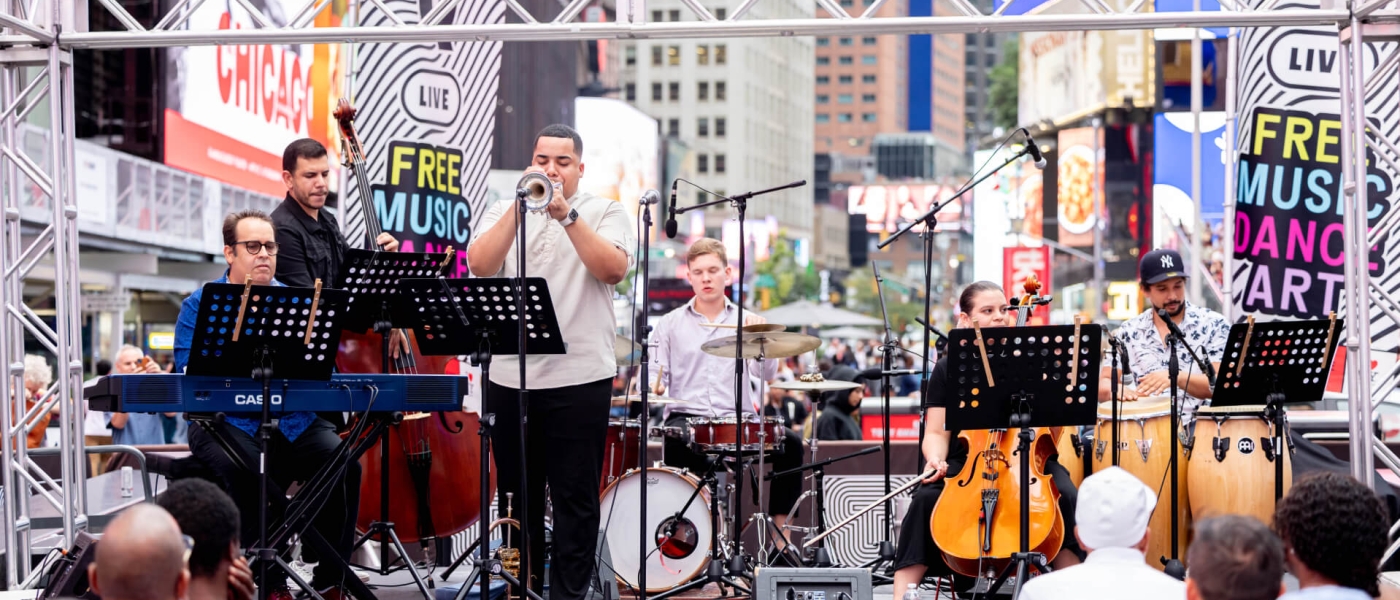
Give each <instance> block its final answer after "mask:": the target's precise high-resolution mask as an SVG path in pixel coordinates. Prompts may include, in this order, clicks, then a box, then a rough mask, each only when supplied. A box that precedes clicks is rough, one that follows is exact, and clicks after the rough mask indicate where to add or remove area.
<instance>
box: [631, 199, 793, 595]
mask: <svg viewBox="0 0 1400 600" xmlns="http://www.w3.org/2000/svg"><path fill="white" fill-rule="evenodd" d="M804 185H807V181H806V180H799V181H794V182H792V183H785V184H783V185H780V186H777V187H771V188H768V189H764V190H758V191H756V192H744V193H742V194H738V195H735V196H730V197H728V198H720V199H718V200H712V201H710V202H702V203H700V204H693V205H691V206H687V207H684V208H681V207H676V206H674V205H673V206H672V207H671V212H672V214H673V215H683V214H685V213H688V212H690V211H692V210H697V209H701V208H705V207H708V206H715V205H718V204H723V203H730V204H732V205H733V206H734V208H735V210H737V211H738V212H739V280H738V285H737V286H736V289H737V290H738V291H739V301H738V302H735V303H734V305H735V306H736V307H737V310H738V320H737V321H736V323H737V326H738V328H737V329H736V330H735V331H734V439H735V440H736V441H735V444H734V454H733V461H734V468H736V469H742V468H743V467H742V465H743V456H742V454H741V452H740V450H741V449H742V447H743V445H744V444H743V443H742V440H743V439H744V437H743V432H742V430H743V416H744V407H743V404H744V386H746V385H748V378H747V377H746V376H745V375H744V351H743V350H744V260H745V258H746V256H745V252H744V250H745V248H747V247H748V243H747V239H746V238H745V237H744V213H745V212H747V211H748V207H749V200H750V199H752V198H753V197H754V196H762V195H764V194H771V193H773V192H777V191H781V190H786V189H790V188H795V187H801V186H804ZM759 358H760V359H762V357H761V356H760V357H759ZM644 460H645V459H644ZM642 487H646V486H645V485H644V486H642ZM743 495H744V478H743V476H742V474H740V473H736V474H735V477H734V495H733V496H732V497H733V498H742V497H743ZM759 508H760V509H761V508H762V507H759ZM740 512H741V511H739V510H734V511H733V513H734V514H733V515H732V516H733V520H734V522H733V527H734V529H733V530H732V531H734V532H735V537H734V540H733V541H732V542H731V543H733V544H734V545H735V552H734V554H733V558H731V559H730V561H729V572H730V574H732V575H735V576H747V573H748V565H747V563H746V562H745V560H744V554H743V553H742V552H739V551H738V550H739V549H740V548H742V542H741V541H740V540H739V537H738V532H740V531H743V528H742V527H741V525H742V523H741V521H740V518H739V517H740ZM765 534H766V531H765V532H763V533H760V535H765ZM643 556H646V555H645V554H643ZM760 558H761V557H760ZM643 568H645V567H643ZM744 592H745V593H748V590H744Z"/></svg>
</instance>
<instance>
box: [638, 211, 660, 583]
mask: <svg viewBox="0 0 1400 600" xmlns="http://www.w3.org/2000/svg"><path fill="white" fill-rule="evenodd" d="M660 201H661V198H660V195H659V194H649V193H646V194H642V197H641V198H640V199H639V200H638V201H637V205H638V206H637V208H638V210H640V211H641V217H642V256H641V257H640V260H641V263H642V268H641V269H640V270H638V271H637V274H638V275H639V276H640V281H641V283H642V285H645V284H646V283H647V282H650V281H651V226H652V222H651V205H653V204H658V203H660ZM639 287H641V286H638V285H633V286H632V293H633V294H636V293H638V291H639V290H638V288H639ZM650 316H651V302H648V301H647V300H646V296H642V318H641V322H640V323H637V325H636V326H634V327H633V328H632V338H633V341H634V343H636V344H637V345H638V346H641V357H640V358H639V359H638V362H639V363H641V378H642V381H641V385H639V386H637V387H638V388H640V389H638V393H639V395H640V396H641V400H642V411H641V413H639V414H638V415H637V421H638V424H639V425H640V427H641V429H640V430H639V433H640V435H638V436H637V439H638V445H639V446H640V448H639V449H638V454H637V456H640V457H642V458H641V460H642V464H641V468H642V469H643V481H644V482H645V479H646V477H645V475H646V472H645V469H646V468H647V459H646V456H647V436H646V433H645V432H646V430H647V419H649V418H650V415H651V411H650V410H649V407H648V406H647V399H648V398H649V397H650V396H651V389H650V388H651V378H650V377H649V373H648V372H647V364H648V363H649V362H650V360H651V359H650V356H649V355H648V346H649V344H648V341H649V340H648V337H649V336H650V335H651V325H649V324H648V322H649V321H650ZM647 487H648V486H647V485H639V486H637V488H638V490H637V495H638V498H639V499H640V500H641V505H640V507H641V516H640V522H641V526H640V527H638V528H637V532H638V534H639V535H640V540H639V543H640V553H639V554H638V555H637V556H643V557H645V556H647V542H648V541H649V540H648V537H649V536H648V535H647V531H646V523H647ZM646 597H647V566H646V561H642V567H641V568H640V569H637V598H638V599H640V600H646Z"/></svg>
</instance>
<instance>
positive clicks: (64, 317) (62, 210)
mask: <svg viewBox="0 0 1400 600" xmlns="http://www.w3.org/2000/svg"><path fill="white" fill-rule="evenodd" d="M62 4H63V0H53V2H52V3H51V6H52V7H53V8H52V10H53V11H54V12H53V14H54V15H55V16H57V15H60V14H62V13H61V10H62ZM63 53H64V50H63V48H60V47H59V46H57V45H55V46H50V47H49V73H50V75H52V77H50V79H49V167H50V170H49V175H50V177H51V178H52V180H53V192H54V193H53V195H52V196H50V197H49V202H50V204H49V207H50V208H51V209H52V211H53V216H52V219H53V224H54V236H55V239H54V254H53V258H54V276H53V282H54V302H55V303H56V308H57V310H55V311H54V312H55V315H56V318H57V321H58V334H59V335H58V340H57V341H58V343H57V344H55V346H56V350H57V352H56V354H57V355H58V356H57V359H58V360H57V362H56V364H55V365H54V366H55V367H56V368H55V369H54V370H55V372H56V375H57V377H56V379H57V381H56V382H55V383H57V385H56V389H55V391H56V392H57V393H58V398H59V409H58V420H59V440H60V442H61V443H63V444H67V443H69V441H71V440H72V437H71V436H72V435H73V434H72V432H71V431H69V429H70V427H69V424H68V418H67V417H68V416H69V413H70V409H69V405H70V404H71V403H72V398H71V390H70V389H69V388H70V387H71V386H70V385H69V384H68V380H69V375H68V373H69V371H68V361H69V355H70V353H71V352H70V351H71V349H72V348H71V347H70V346H69V345H68V342H69V337H68V335H66V334H69V333H70V332H69V331H68V330H69V327H68V321H69V320H70V318H71V315H69V314H66V312H67V311H66V310H65V309H66V308H67V306H65V303H66V301H67V300H68V295H69V294H68V289H67V288H68V279H69V275H70V274H69V271H70V270H75V269H77V258H78V257H77V256H72V257H70V256H69V252H68V241H69V240H68V235H69V233H68V225H67V220H68V219H69V218H70V217H69V215H68V209H69V208H70V207H69V206H68V200H69V195H68V193H67V187H68V177H67V175H66V174H65V170H67V167H68V165H69V161H66V160H64V158H63V153H64V150H65V149H66V148H67V145H66V144H64V143H63V136H64V135H67V133H68V132H65V131H63V128H62V124H63V122H64V121H66V119H65V118H64V114H63V109H64V108H65V105H64V103H63V101H62V100H63V99H62V95H63V94H64V92H65V90H64V89H63V84H62V81H63V78H62V77H59V76H58V74H59V73H61V72H62V69H66V68H67V67H66V66H65V65H64V64H63V62H64V61H63ZM73 210H75V211H76V208H74V209H73ZM75 216H76V215H75ZM70 259H71V260H72V263H71V264H70V262H69V261H70ZM59 465H60V469H61V471H60V472H61V479H62V481H63V484H61V485H60V487H62V488H63V489H62V490H61V492H62V496H63V540H64V543H63V545H64V546H67V545H68V544H71V543H72V542H73V533H74V528H73V517H74V515H73V490H71V489H69V486H68V485H67V484H68V482H69V481H72V479H73V472H72V471H73V464H72V453H71V452H67V451H64V452H61V453H59Z"/></svg>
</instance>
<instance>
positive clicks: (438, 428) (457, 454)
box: [335, 99, 495, 552]
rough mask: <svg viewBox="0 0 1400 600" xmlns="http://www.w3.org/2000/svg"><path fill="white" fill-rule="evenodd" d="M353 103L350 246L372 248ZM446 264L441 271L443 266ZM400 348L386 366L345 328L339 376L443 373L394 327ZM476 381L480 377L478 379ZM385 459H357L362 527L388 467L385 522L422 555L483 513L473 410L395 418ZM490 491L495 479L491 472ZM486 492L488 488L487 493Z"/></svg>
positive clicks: (375, 342) (375, 340)
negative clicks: (358, 216) (355, 204)
mask: <svg viewBox="0 0 1400 600" xmlns="http://www.w3.org/2000/svg"><path fill="white" fill-rule="evenodd" d="M355 112H356V111H355V108H354V107H352V106H351V105H350V102H349V101H348V100H345V99H342V100H341V101H340V104H339V106H337V107H336V110H335V119H336V122H337V123H338V124H339V127H340V135H341V138H342V142H343V147H344V152H345V159H346V163H347V166H348V167H349V168H350V169H351V171H352V172H353V173H354V184H355V186H356V189H357V191H358V192H359V196H360V202H361V203H362V204H361V206H364V207H365V226H366V229H367V231H368V235H367V236H366V239H365V240H351V242H352V243H353V244H356V245H363V247H365V248H366V249H373V248H374V242H373V240H374V239H375V238H377V237H379V234H380V233H383V229H382V228H381V227H380V224H379V219H377V218H375V217H374V214H373V212H371V211H372V210H373V209H372V208H370V206H371V205H370V204H369V199H370V198H373V197H374V196H373V194H372V192H371V190H370V186H369V175H368V170H367V168H366V161H365V155H364V150H363V147H362V146H361V144H360V140H359V137H358V136H357V134H356V133H355V126H354V119H355ZM446 266H447V265H446V264H444V265H443V266H442V268H444V269H445V268H446ZM399 335H401V336H403V338H404V339H405V340H406V344H405V345H406V346H407V349H404V348H402V347H401V348H400V351H399V352H398V353H397V356H395V357H393V358H392V359H391V360H390V361H389V363H390V364H387V365H380V364H379V363H380V362H381V356H382V349H383V346H382V345H383V343H384V336H381V335H379V334H378V333H374V332H373V331H371V332H367V333H352V332H345V333H344V334H343V335H342V336H341V338H340V354H339V356H338V357H337V358H336V369H338V370H339V371H340V372H343V373H381V372H388V373H401V374H407V375H412V374H417V373H420V372H423V373H433V374H442V373H443V372H444V371H445V370H446V366H447V362H448V358H447V357H441V356H425V355H423V354H421V353H420V352H419V350H418V346H417V344H416V343H414V342H413V338H412V336H411V335H409V334H408V332H406V331H405V332H400V334H399ZM477 384H478V385H479V384H481V382H477ZM385 436H387V440H388V457H387V463H386V462H384V460H383V459H382V458H381V450H380V448H379V447H378V445H376V447H375V448H373V449H371V450H370V451H369V452H366V453H365V454H364V456H362V457H360V469H361V477H360V511H359V515H358V517H357V518H356V521H355V525H356V527H357V528H358V529H359V530H361V531H367V530H368V529H369V525H370V523H373V522H375V521H380V520H382V517H383V514H382V511H381V507H382V505H383V500H385V498H382V497H381V496H382V494H381V473H382V471H383V469H384V468H385V465H386V464H387V468H388V471H389V486H388V489H387V492H388V497H387V501H388V504H389V511H388V517H389V518H388V521H389V522H391V523H393V524H394V532H395V533H396V534H397V535H398V537H399V539H400V540H401V541H403V542H404V543H413V542H419V543H420V544H421V545H422V547H423V548H424V550H425V552H426V551H427V549H428V548H429V544H428V542H430V541H432V540H435V539H439V538H446V537H450V536H452V535H455V534H457V533H459V532H461V531H463V530H465V529H467V528H468V527H470V526H472V524H474V523H476V521H477V519H478V518H481V516H482V510H481V509H482V507H481V506H480V504H481V484H480V478H478V477H477V475H476V473H477V472H478V471H479V470H480V468H481V467H480V462H481V449H480V444H479V441H478V434H477V415H475V414H473V413H469V412H466V411H460V412H454V413H436V414H433V413H408V414H405V416H404V419H403V421H402V422H401V423H399V424H397V425H394V426H391V427H389V428H388V429H387V430H386V432H385ZM490 486H491V488H492V490H494V488H495V477H494V473H493V474H492V478H491V484H490ZM488 493H489V492H488Z"/></svg>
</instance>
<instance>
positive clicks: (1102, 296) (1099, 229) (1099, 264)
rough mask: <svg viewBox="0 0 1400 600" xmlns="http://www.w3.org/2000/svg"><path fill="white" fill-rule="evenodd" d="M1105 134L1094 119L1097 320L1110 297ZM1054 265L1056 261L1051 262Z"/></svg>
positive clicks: (1095, 309)
mask: <svg viewBox="0 0 1400 600" xmlns="http://www.w3.org/2000/svg"><path fill="white" fill-rule="evenodd" d="M1102 136H1103V120H1102V119H1099V118H1095V119H1094V185H1093V190H1094V293H1092V294H1089V297H1090V298H1092V299H1093V302H1094V306H1093V309H1094V311H1093V312H1092V313H1090V314H1092V315H1094V319H1095V320H1103V316H1104V310H1103V303H1104V301H1105V300H1106V299H1107V298H1108V291H1107V290H1106V289H1105V288H1104V280H1103V236H1104V231H1106V230H1107V229H1108V227H1107V224H1105V223H1104V216H1103V215H1104V210H1103V204H1104V197H1103V193H1104V190H1103V186H1100V185H1098V184H1099V182H1101V181H1103V180H1104V174H1103V173H1101V172H1100V170H1101V165H1102V164H1103V162H1102V161H1100V160H1099V153H1100V152H1103V144H1102V143H1100V140H1101V139H1102ZM1050 264H1051V265H1054V263H1053V262H1052V263H1050Z"/></svg>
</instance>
